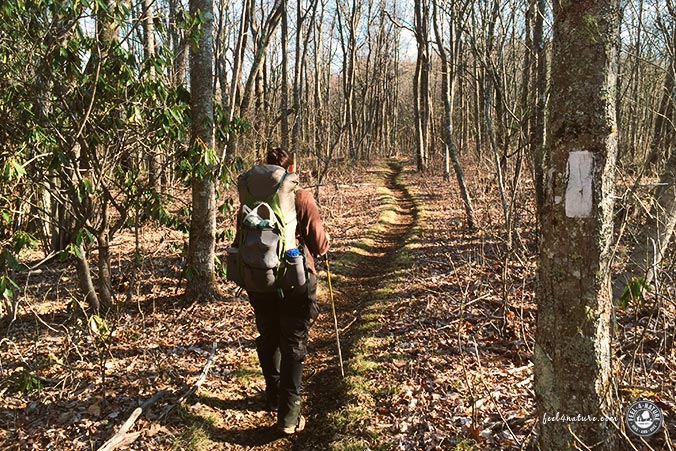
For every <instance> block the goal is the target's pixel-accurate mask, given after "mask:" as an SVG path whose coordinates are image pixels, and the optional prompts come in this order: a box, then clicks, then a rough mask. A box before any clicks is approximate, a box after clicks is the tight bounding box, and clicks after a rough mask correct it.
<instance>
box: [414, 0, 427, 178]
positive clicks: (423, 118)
mask: <svg viewBox="0 0 676 451" xmlns="http://www.w3.org/2000/svg"><path fill="white" fill-rule="evenodd" d="M414 7H415V39H416V43H417V47H418V57H417V59H416V66H415V76H414V77H413V90H414V102H415V104H414V115H415V121H416V141H417V142H416V152H417V169H418V171H420V172H424V171H426V170H427V159H428V155H429V136H430V129H429V119H430V106H429V73H430V61H429V44H428V41H429V26H428V24H429V3H428V0H415V2H414Z"/></svg>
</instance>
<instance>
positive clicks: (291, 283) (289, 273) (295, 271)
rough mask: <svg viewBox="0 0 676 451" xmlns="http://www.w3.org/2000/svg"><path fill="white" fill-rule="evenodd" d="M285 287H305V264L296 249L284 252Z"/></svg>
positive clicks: (298, 250)
mask: <svg viewBox="0 0 676 451" xmlns="http://www.w3.org/2000/svg"><path fill="white" fill-rule="evenodd" d="M285 260H286V275H285V279H286V285H287V287H288V288H292V289H293V288H297V287H302V286H303V285H305V264H304V262H303V256H302V255H301V253H300V249H298V248H297V247H294V248H291V249H287V250H286V258H285Z"/></svg>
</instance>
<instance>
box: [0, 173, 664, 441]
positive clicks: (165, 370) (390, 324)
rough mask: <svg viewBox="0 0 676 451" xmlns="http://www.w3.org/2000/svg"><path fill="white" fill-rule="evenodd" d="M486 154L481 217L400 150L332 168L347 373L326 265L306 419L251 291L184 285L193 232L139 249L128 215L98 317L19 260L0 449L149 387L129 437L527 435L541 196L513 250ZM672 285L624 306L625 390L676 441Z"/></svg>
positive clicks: (119, 418)
mask: <svg viewBox="0 0 676 451" xmlns="http://www.w3.org/2000/svg"><path fill="white" fill-rule="evenodd" d="M491 173H492V172H491V171H490V170H481V168H475V170H473V171H471V172H470V173H469V174H468V182H469V183H470V184H471V186H472V192H473V193H475V196H476V197H475V199H474V201H475V210H476V213H477V219H478V221H479V224H480V228H479V229H478V230H477V231H475V232H469V231H467V230H466V227H465V224H464V223H463V220H462V218H463V208H462V204H461V202H460V200H459V199H460V198H459V194H458V192H457V188H456V187H455V184H454V183H449V182H445V181H444V180H443V179H442V177H441V175H438V174H425V175H420V174H418V173H416V172H414V170H413V168H412V167H411V166H410V165H408V164H402V163H401V162H397V161H389V162H387V161H385V162H380V163H377V164H375V165H372V166H369V167H356V168H355V167H351V168H348V169H345V170H335V171H334V172H333V174H332V176H331V182H327V183H326V184H325V186H322V187H320V190H319V201H320V205H321V212H322V216H323V218H324V222H325V224H326V226H327V228H328V230H329V232H330V234H331V237H332V246H331V250H330V253H329V258H330V265H331V266H330V269H331V271H330V272H331V276H332V286H333V292H334V298H335V304H336V309H337V313H338V323H339V328H340V338H341V345H342V353H343V358H344V363H345V377H344V378H343V377H342V376H341V373H340V365H339V361H338V355H337V347H336V335H335V330H334V325H333V318H332V315H331V308H330V302H329V292H328V287H327V284H326V280H327V276H328V273H327V271H326V268H325V267H324V268H321V267H320V274H319V278H320V281H321V282H320V286H319V298H320V300H322V301H323V302H322V305H321V308H322V313H321V315H320V317H319V319H318V321H317V322H316V323H315V325H314V326H313V328H312V330H311V333H310V345H309V347H310V353H309V355H308V357H307V360H306V370H305V384H304V405H303V411H304V415H305V416H306V417H307V419H308V423H307V428H306V430H305V431H304V432H302V433H299V434H297V435H296V436H294V437H291V438H286V437H281V436H280V435H278V433H277V432H276V430H275V428H274V423H275V414H273V413H271V412H268V411H266V410H265V409H264V403H263V398H262V390H263V388H264V383H263V378H262V375H261V373H260V370H259V369H258V364H257V358H256V351H255V344H254V339H255V337H256V331H255V326H254V319H253V311H252V309H251V307H250V306H249V304H248V302H247V300H246V298H245V296H237V295H236V292H235V289H234V286H233V285H231V284H229V283H226V282H225V281H223V280H221V281H220V282H219V283H220V288H221V291H222V293H223V298H222V299H221V300H219V301H214V302H209V303H207V302H200V301H199V300H196V301H192V302H191V301H186V300H185V299H183V298H182V296H181V293H182V291H183V287H182V286H179V280H180V273H181V267H182V264H183V261H182V249H183V247H184V241H185V237H184V235H183V234H181V233H179V232H176V231H172V230H169V229H164V228H160V227H157V226H155V225H154V224H146V225H145V226H144V228H143V229H142V230H141V231H140V234H139V237H140V240H141V242H140V245H141V251H142V252H141V255H142V259H141V260H140V261H135V260H134V258H133V253H134V236H133V234H132V233H131V232H129V233H125V234H121V235H120V236H119V237H117V238H116V241H115V242H114V246H115V247H114V253H115V262H114V263H115V264H114V268H113V269H114V275H115V282H116V289H117V292H118V297H119V302H118V305H119V309H118V311H117V312H115V314H113V315H110V316H109V317H107V318H106V320H105V322H97V321H96V319H92V318H89V319H86V318H85V317H84V316H83V315H82V312H81V308H80V303H79V302H78V296H77V290H76V284H75V280H74V278H75V274H74V270H73V269H72V268H71V267H70V266H69V265H68V264H66V263H58V262H54V263H50V264H48V265H45V266H44V267H41V268H40V269H38V270H36V271H32V272H26V273H25V274H22V275H21V276H20V278H18V281H19V282H20V286H21V287H22V290H23V293H22V295H21V297H20V298H19V301H20V302H19V310H18V313H19V314H18V316H17V318H16V320H15V321H13V322H12V323H11V324H10V325H9V327H7V328H6V329H4V330H0V449H7V450H24V449H39V450H85V449H86V450H90V449H91V450H95V449H99V447H100V446H101V445H102V444H103V443H104V442H105V441H106V440H108V439H110V438H111V437H112V436H113V435H114V434H115V432H116V431H117V430H118V429H119V428H120V427H121V425H122V424H123V423H124V422H125V420H127V418H129V417H130V415H131V414H132V412H133V411H134V409H136V408H137V407H139V406H140V405H142V404H143V403H144V402H145V401H147V400H151V401H152V403H151V404H150V405H148V406H145V407H144V409H143V412H142V414H141V416H140V417H139V418H138V420H136V421H135V422H134V423H133V425H132V426H131V428H130V430H129V433H128V434H129V435H128V436H127V437H128V438H129V440H130V441H131V439H134V441H133V443H131V444H130V445H128V446H126V447H124V448H121V449H135V450H257V451H273V450H298V451H301V450H329V449H330V450H336V451H341V450H343V451H347V450H424V451H432V450H469V449H495V450H501V449H504V450H506V449H528V448H529V446H530V445H531V443H532V439H533V433H534V427H535V425H536V418H535V410H534V394H533V391H532V390H533V388H532V385H533V368H532V363H531V358H532V352H531V351H532V347H533V340H534V326H535V311H536V306H535V301H534V275H535V247H534V245H535V243H534V240H535V229H534V227H535V225H534V222H535V221H534V219H533V218H534V207H533V206H532V205H531V204H530V203H528V202H527V199H529V198H532V196H529V195H527V194H526V193H524V194H523V195H522V196H521V197H519V198H517V202H518V205H519V211H520V218H521V221H520V223H519V226H518V227H517V230H518V234H516V235H515V237H514V246H513V247H512V249H511V250H509V251H507V250H506V249H507V246H506V243H505V240H504V235H505V234H504V230H503V227H502V225H501V224H502V219H501V211H500V208H499V206H498V205H499V203H498V196H497V194H496V192H495V190H494V189H493V188H490V187H491V186H492V185H494V182H493V181H491V180H490V175H489V174H491ZM226 222H227V220H226ZM225 246H226V243H220V244H219V249H218V252H219V253H220V254H222V252H223V250H224V248H225ZM664 292H665V296H666V297H667V298H668V299H670V302H671V304H669V303H668V302H667V303H665V304H664V306H663V308H659V309H657V311H658V312H659V314H654V313H653V312H654V311H655V309H653V308H648V307H650V306H649V305H641V306H637V307H636V308H631V306H629V307H628V308H626V309H618V311H617V317H618V320H617V322H618V327H617V329H618V332H617V339H616V343H615V348H616V349H617V354H618V369H617V378H618V381H617V385H618V387H619V394H620V396H621V398H622V404H623V406H624V407H625V408H626V407H628V406H629V405H630V404H631V402H632V401H633V400H635V399H638V398H644V399H645V398H647V399H651V400H653V401H655V402H656V403H657V404H658V405H659V406H660V408H661V409H662V411H663V412H664V414H665V428H664V429H663V431H662V432H660V433H658V434H657V435H655V436H653V437H651V438H650V439H649V440H648V441H647V442H646V443H642V442H639V441H637V440H633V444H634V446H635V447H636V449H665V450H666V449H674V443H673V439H671V438H670V437H674V436H676V404H675V403H674V399H673V393H674V392H676V390H675V388H676V387H675V385H676V370H675V369H674V366H675V364H674V362H676V353H675V351H674V346H673V337H672V339H671V342H669V339H668V338H669V337H667V333H666V332H665V333H664V334H663V335H664V337H662V335H660V331H662V332H664V331H665V330H669V328H671V329H670V330H672V331H673V325H674V317H675V316H676V308H674V304H673V299H674V298H675V296H674V287H673V286H669V287H665V288H664ZM669 343H670V344H669ZM202 376H203V377H202ZM198 381H200V385H199V387H198V388H197V389H196V390H194V391H195V393H192V391H193V390H191V389H193V388H194V385H195V384H196V383H197V382H198ZM622 422H623V419H619V423H620V424H618V426H621V423H622Z"/></svg>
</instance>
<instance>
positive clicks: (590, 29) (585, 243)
mask: <svg viewBox="0 0 676 451" xmlns="http://www.w3.org/2000/svg"><path fill="white" fill-rule="evenodd" d="M618 24H619V2H617V1H616V0H597V1H588V2H576V1H572V0H561V1H556V2H554V39H553V48H552V72H551V73H552V79H551V81H552V86H551V102H550V105H551V110H550V114H549V121H548V127H547V130H548V137H547V144H546V146H547V152H546V155H547V157H546V160H545V162H544V169H545V170H544V174H545V178H544V191H543V195H544V199H543V203H542V205H541V208H540V210H539V216H540V224H541V228H540V245H539V255H538V285H537V299H538V319H537V333H536V345H535V355H534V363H535V394H536V402H537V413H538V417H539V420H540V424H539V431H540V433H539V447H540V449H542V450H563V449H574V448H577V447H579V448H581V449H587V448H585V446H583V443H584V445H586V446H589V447H593V449H595V450H598V449H603V450H615V449H617V442H616V440H615V436H614V433H615V430H614V427H613V426H612V425H611V424H610V423H609V422H601V421H591V419H590V421H573V422H565V421H543V418H545V417H554V416H556V414H557V413H558V414H560V415H561V416H565V415H567V416H570V417H577V416H578V415H581V416H582V417H585V418H586V417H587V416H589V417H595V418H597V419H600V418H603V417H604V416H607V415H614V414H615V412H614V410H613V405H612V402H613V399H612V396H611V350H610V342H611V336H610V324H611V323H610V319H611V309H612V299H611V294H610V277H609V276H610V260H611V258H610V257H611V255H610V254H611V252H610V243H611V240H612V212H613V200H612V199H613V180H614V174H615V160H616V153H617V132H616V128H615V127H616V125H615V122H616V118H615V95H616V78H617V75H616V68H617V64H616V58H617V48H616V42H617V39H616V37H617V33H618Z"/></svg>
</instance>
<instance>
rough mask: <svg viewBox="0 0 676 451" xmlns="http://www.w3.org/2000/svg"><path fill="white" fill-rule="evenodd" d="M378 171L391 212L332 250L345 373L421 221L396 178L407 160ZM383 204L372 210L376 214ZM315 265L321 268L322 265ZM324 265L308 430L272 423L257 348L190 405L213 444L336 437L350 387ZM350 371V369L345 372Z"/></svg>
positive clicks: (309, 371) (295, 446)
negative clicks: (364, 324)
mask: <svg viewBox="0 0 676 451" xmlns="http://www.w3.org/2000/svg"><path fill="white" fill-rule="evenodd" d="M382 171H383V172H384V171H386V173H385V174H379V175H378V177H381V182H380V183H382V181H383V180H384V182H385V190H382V192H381V193H380V195H381V196H380V199H379V200H378V204H379V205H380V206H381V208H383V209H384V210H386V212H387V215H385V216H386V217H385V218H384V219H383V217H381V220H380V221H379V222H378V223H377V224H376V225H374V226H373V227H371V229H370V230H369V232H368V233H367V237H363V238H362V239H359V240H358V242H350V243H348V245H349V250H347V251H345V252H341V251H340V250H339V251H334V250H332V251H330V253H329V258H330V262H329V263H330V265H331V272H332V276H333V288H334V297H335V304H336V310H337V315H338V322H339V328H341V332H340V335H341V345H342V352H343V359H344V361H345V367H346V373H348V370H347V368H348V366H349V359H350V355H351V352H350V343H351V340H352V338H351V336H350V334H351V331H350V330H351V328H353V327H355V326H354V325H355V324H356V325H358V324H359V322H360V315H361V312H362V310H363V308H364V306H366V305H367V304H368V303H369V301H370V300H371V299H372V298H373V297H374V295H373V293H374V292H375V291H376V290H378V289H379V288H380V281H382V280H384V278H385V276H386V275H387V273H388V271H389V269H390V267H391V264H392V262H393V258H394V255H395V254H396V252H397V251H398V249H399V248H400V247H401V246H402V244H403V243H404V242H405V238H406V236H407V235H408V234H409V233H410V231H411V229H412V227H413V224H414V223H415V220H416V209H415V206H414V203H413V200H412V198H411V196H410V195H409V194H408V192H407V191H406V189H405V188H404V186H403V185H402V184H401V182H400V181H399V175H400V174H401V172H402V165H401V164H400V163H398V162H392V163H389V164H388V168H387V169H386V170H385V169H383V170H382ZM379 211H380V210H376V211H373V214H376V215H377V214H378V212H379ZM318 266H322V267H323V266H324V265H323V264H322V265H318ZM326 277H327V276H326V270H325V268H322V269H320V274H319V278H320V287H319V302H320V305H321V315H320V317H319V318H318V320H317V322H316V323H315V324H314V325H313V327H312V329H311V331H310V343H309V355H308V358H307V360H306V368H305V373H304V377H305V382H304V386H303V390H304V395H303V402H304V404H303V414H304V415H305V417H306V418H307V426H306V429H305V431H303V432H302V433H299V434H297V435H296V436H294V437H291V438H286V437H280V435H279V433H278V432H277V431H276V428H275V419H276V414H275V413H273V412H267V411H265V410H263V402H262V398H261V396H260V393H257V390H260V388H262V386H261V385H260V384H261V380H262V378H261V377H260V375H259V374H258V373H259V372H260V371H259V370H258V366H257V365H258V364H257V361H256V359H255V352H253V353H252V355H251V356H250V358H249V362H248V363H249V366H247V367H245V368H244V367H243V368H240V369H238V370H235V373H237V376H236V377H234V378H233V380H231V381H230V382H227V384H229V385H232V384H237V383H239V384H241V387H232V386H231V387H227V389H226V388H224V389H223V390H222V391H219V393H214V394H213V396H201V397H200V400H199V402H198V403H197V404H195V405H193V406H192V407H191V408H190V411H191V413H192V414H193V415H195V416H194V417H193V419H196V418H200V417H201V418H202V419H204V420H205V421H207V422H211V425H210V426H209V427H208V428H206V429H208V430H209V431H210V434H209V435H210V437H209V438H208V439H207V441H208V442H210V446H209V447H208V448H209V449H212V450H213V449H223V450H242V449H246V450H258V451H273V450H274V451H277V450H279V451H281V450H297V451H301V450H304V451H310V450H325V449H328V448H329V444H330V443H331V442H332V440H334V439H335V438H336V437H335V435H336V430H335V421H336V420H335V418H333V419H332V418H331V416H332V415H334V416H335V414H336V413H337V412H338V411H339V409H340V408H341V407H344V405H343V403H344V402H345V399H346V396H345V388H344V384H343V381H342V380H341V375H340V366H339V361H338V352H337V348H336V335H335V329H334V325H333V318H332V315H331V307H330V299H329V293H328V289H327V284H326ZM348 375H349V374H346V376H348Z"/></svg>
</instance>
